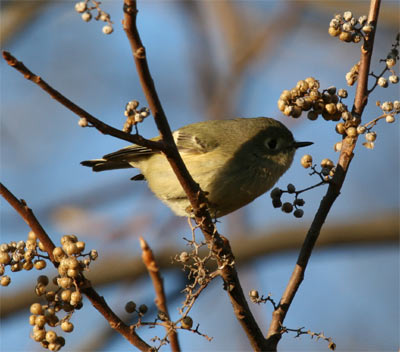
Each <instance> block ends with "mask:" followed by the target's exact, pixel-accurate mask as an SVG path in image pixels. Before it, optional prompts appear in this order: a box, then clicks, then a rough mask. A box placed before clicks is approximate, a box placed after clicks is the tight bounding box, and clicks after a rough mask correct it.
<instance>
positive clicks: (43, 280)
mask: <svg viewBox="0 0 400 352" xmlns="http://www.w3.org/2000/svg"><path fill="white" fill-rule="evenodd" d="M36 282H37V283H38V284H42V285H44V286H47V285H48V284H49V278H48V277H47V276H46V275H40V276H39V277H38V278H37V279H36Z"/></svg>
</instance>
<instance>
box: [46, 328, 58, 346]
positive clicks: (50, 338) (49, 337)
mask: <svg viewBox="0 0 400 352" xmlns="http://www.w3.org/2000/svg"><path fill="white" fill-rule="evenodd" d="M56 338H57V334H56V332H55V331H53V330H49V331H47V332H46V341H47V342H48V343H54V342H55V341H56Z"/></svg>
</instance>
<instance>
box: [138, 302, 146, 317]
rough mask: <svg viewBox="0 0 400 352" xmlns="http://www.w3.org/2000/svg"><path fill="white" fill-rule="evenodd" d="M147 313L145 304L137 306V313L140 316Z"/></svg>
mask: <svg viewBox="0 0 400 352" xmlns="http://www.w3.org/2000/svg"><path fill="white" fill-rule="evenodd" d="M147 311H148V308H147V306H146V305H145V304H141V305H140V306H139V313H140V314H142V315H144V314H146V313H147Z"/></svg>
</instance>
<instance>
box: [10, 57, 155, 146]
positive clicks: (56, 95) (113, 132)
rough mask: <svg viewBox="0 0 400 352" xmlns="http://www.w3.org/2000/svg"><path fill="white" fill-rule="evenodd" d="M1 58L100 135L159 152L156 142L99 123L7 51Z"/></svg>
mask: <svg viewBox="0 0 400 352" xmlns="http://www.w3.org/2000/svg"><path fill="white" fill-rule="evenodd" d="M3 58H4V60H6V62H7V64H8V65H10V66H11V67H13V68H15V69H16V70H17V71H19V72H20V73H21V74H22V75H23V76H24V77H25V78H26V79H28V80H30V81H32V82H33V83H35V84H37V85H38V86H39V87H40V88H42V89H43V90H44V91H45V92H46V93H48V94H49V95H50V96H51V97H52V98H53V99H55V100H56V101H58V102H59V103H60V104H62V105H64V106H65V107H66V108H67V109H69V110H71V111H72V112H73V113H75V114H76V115H78V116H80V117H81V118H85V119H86V120H87V121H88V122H90V123H91V124H92V125H93V126H94V127H96V128H97V129H98V130H99V131H100V132H101V133H103V134H106V135H110V136H113V137H116V138H119V139H122V140H125V141H128V142H131V143H136V144H140V145H141V146H144V147H148V148H150V149H153V150H161V149H162V144H161V143H160V142H156V141H150V140H147V139H145V138H143V137H142V136H140V135H138V134H135V135H132V134H129V133H126V132H123V131H121V130H118V129H116V128H114V127H111V126H110V125H107V124H106V123H104V122H102V121H100V120H99V119H97V118H95V117H94V116H93V115H91V114H89V113H88V112H87V111H85V110H83V109H82V108H81V107H79V106H78V105H76V104H75V103H73V102H72V101H71V100H69V99H68V98H66V97H65V96H64V95H62V94H61V93H60V92H59V91H57V90H55V89H54V88H53V87H51V86H50V85H49V84H48V83H47V82H46V81H44V80H43V79H42V77H40V76H38V75H35V74H34V73H33V72H32V71H30V70H29V69H28V68H27V67H26V66H25V65H24V63H23V62H21V61H18V60H17V59H16V58H15V57H14V56H13V55H11V53H9V52H8V51H3Z"/></svg>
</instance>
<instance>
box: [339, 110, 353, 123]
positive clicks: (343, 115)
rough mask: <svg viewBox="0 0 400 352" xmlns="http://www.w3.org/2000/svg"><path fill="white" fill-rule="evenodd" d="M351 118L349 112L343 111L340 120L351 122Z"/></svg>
mask: <svg viewBox="0 0 400 352" xmlns="http://www.w3.org/2000/svg"><path fill="white" fill-rule="evenodd" d="M352 117H353V115H352V114H351V112H350V111H344V112H342V119H343V120H344V121H348V120H351V118H352Z"/></svg>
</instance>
